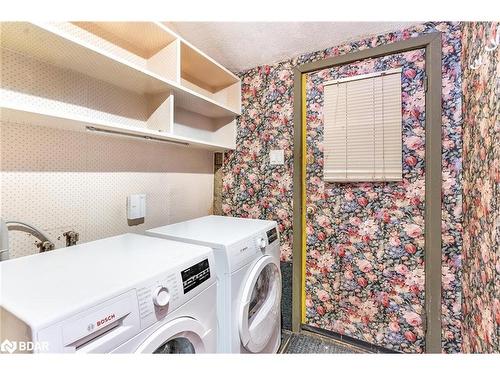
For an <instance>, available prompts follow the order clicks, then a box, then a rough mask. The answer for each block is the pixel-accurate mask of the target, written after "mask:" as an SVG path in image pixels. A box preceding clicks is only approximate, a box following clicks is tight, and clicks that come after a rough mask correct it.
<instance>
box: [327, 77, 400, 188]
mask: <svg viewBox="0 0 500 375" xmlns="http://www.w3.org/2000/svg"><path fill="white" fill-rule="evenodd" d="M323 111H324V156H325V162H324V171H323V174H324V175H323V178H324V180H325V181H331V182H348V181H399V180H401V178H402V161H401V159H402V130H401V121H402V119H401V69H400V68H399V69H392V70H388V71H385V72H381V73H373V74H365V75H359V76H355V77H349V78H344V79H340V80H336V81H329V82H325V85H324V110H323Z"/></svg>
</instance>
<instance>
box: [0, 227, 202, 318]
mask: <svg viewBox="0 0 500 375" xmlns="http://www.w3.org/2000/svg"><path fill="white" fill-rule="evenodd" d="M166 250H167V251H166ZM210 253H211V249H210V248H208V247H202V246H197V245H192V244H187V243H180V242H174V241H169V240H165V239H161V238H154V237H150V236H144V235H138V234H124V235H120V236H116V237H110V238H106V239H103V240H98V241H93V242H88V243H84V244H80V245H77V246H73V247H70V248H63V249H58V250H54V251H50V252H47V253H43V254H36V255H32V256H27V257H22V258H17V259H12V260H9V261H5V262H1V263H0V280H1V289H0V303H1V305H2V306H3V307H5V308H6V309H7V310H9V311H10V312H11V313H13V314H15V315H17V316H18V317H19V318H21V319H22V320H24V321H25V322H27V323H30V324H32V325H40V324H44V323H45V322H49V321H50V322H51V321H53V320H55V319H58V317H60V316H64V315H67V314H69V313H73V312H78V311H80V310H82V309H83V308H86V307H90V306H92V305H93V304H95V303H97V302H101V301H103V300H105V299H109V298H111V297H114V296H116V295H118V294H120V293H123V292H125V291H127V290H130V289H131V288H133V287H134V286H136V285H137V284H139V283H141V282H144V281H147V280H148V279H151V278H154V277H155V276H156V275H160V274H163V273H167V272H168V271H169V269H173V268H176V267H182V266H183V265H186V268H187V267H189V266H191V265H192V263H193V261H194V260H195V259H196V258H198V257H200V256H203V255H207V256H208V255H209V254H210Z"/></svg>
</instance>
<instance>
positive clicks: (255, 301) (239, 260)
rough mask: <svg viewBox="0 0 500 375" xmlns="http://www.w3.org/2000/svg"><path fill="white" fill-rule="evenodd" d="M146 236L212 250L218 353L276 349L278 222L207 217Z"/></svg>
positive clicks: (278, 331) (278, 335) (278, 325)
mask: <svg viewBox="0 0 500 375" xmlns="http://www.w3.org/2000/svg"><path fill="white" fill-rule="evenodd" d="M146 234H149V235H152V236H157V237H162V238H167V239H174V240H176V241H184V242H189V243H192V244H199V245H205V246H210V247H211V248H213V250H214V255H215V263H216V270H217V279H218V293H217V317H218V323H219V326H218V327H219V329H218V342H217V349H218V351H219V352H222V353H227V352H229V353H276V352H277V350H278V348H279V346H280V342H281V311H280V307H281V272H280V263H279V262H280V255H279V254H280V248H279V238H278V231H277V228H276V222H274V221H268V220H253V219H242V218H234V217H225V216H206V217H202V218H198V219H194V220H189V221H185V222H181V223H177V224H172V225H167V226H164V227H160V228H155V229H151V230H148V231H146Z"/></svg>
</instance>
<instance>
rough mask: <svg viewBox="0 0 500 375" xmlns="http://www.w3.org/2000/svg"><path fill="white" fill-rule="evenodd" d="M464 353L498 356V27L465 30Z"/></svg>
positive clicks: (486, 25) (468, 25)
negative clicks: (495, 354)
mask: <svg viewBox="0 0 500 375" xmlns="http://www.w3.org/2000/svg"><path fill="white" fill-rule="evenodd" d="M462 43H463V57H462V62H463V67H464V69H463V70H464V74H463V81H462V82H463V92H464V97H463V109H464V114H465V116H464V151H463V154H464V245H463V247H464V260H463V263H464V264H463V307H462V310H463V345H462V349H463V351H464V352H472V353H493V352H496V353H499V352H500V198H499V197H500V122H499V121H500V118H499V114H500V101H499V96H500V23H499V22H493V23H491V22H489V23H488V22H478V23H465V24H464V26H463V38H462Z"/></svg>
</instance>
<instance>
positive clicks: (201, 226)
mask: <svg viewBox="0 0 500 375" xmlns="http://www.w3.org/2000/svg"><path fill="white" fill-rule="evenodd" d="M275 226H276V222H274V221H271V220H256V219H243V218H237V217H229V216H216V215H212V216H204V217H200V218H198V219H193V220H188V221H183V222H181V223H177V224H171V225H165V226H163V227H158V228H153V229H150V230H147V231H146V233H147V234H150V235H153V236H160V237H164V238H170V239H183V240H189V241H190V242H192V243H197V244H200V245H206V246H210V247H213V248H218V247H221V246H229V245H232V244H234V243H236V242H238V241H241V240H243V239H245V238H247V237H250V236H252V235H254V234H256V233H258V232H261V231H264V230H269V229H271V228H273V227H275Z"/></svg>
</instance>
